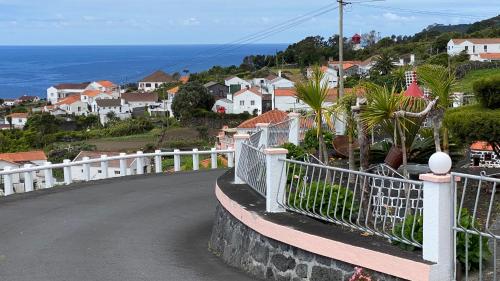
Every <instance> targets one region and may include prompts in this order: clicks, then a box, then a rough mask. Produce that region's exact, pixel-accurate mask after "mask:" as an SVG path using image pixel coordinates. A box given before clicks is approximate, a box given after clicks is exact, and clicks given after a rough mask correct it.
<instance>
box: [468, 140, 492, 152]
mask: <svg viewBox="0 0 500 281" xmlns="http://www.w3.org/2000/svg"><path fill="white" fill-rule="evenodd" d="M470 149H471V150H481V151H493V147H492V146H491V145H490V144H489V143H488V142H487V141H476V142H475V143H473V144H472V145H471V146H470Z"/></svg>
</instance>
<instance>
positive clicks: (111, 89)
mask: <svg viewBox="0 0 500 281" xmlns="http://www.w3.org/2000/svg"><path fill="white" fill-rule="evenodd" d="M86 90H98V91H100V92H104V93H107V94H110V95H112V96H114V97H118V96H119V95H120V92H119V87H118V86H117V85H116V84H115V83H113V82H111V81H108V80H100V81H96V82H92V83H90V84H89V85H88V86H87V88H86Z"/></svg>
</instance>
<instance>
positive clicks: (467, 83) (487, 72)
mask: <svg viewBox="0 0 500 281" xmlns="http://www.w3.org/2000/svg"><path fill="white" fill-rule="evenodd" d="M493 75H500V68H494V69H479V70H474V71H471V72H469V73H468V74H467V75H465V77H464V78H463V79H461V80H459V81H458V84H457V85H456V86H455V88H454V90H455V91H457V92H464V93H468V94H472V93H473V92H472V85H473V84H474V82H475V81H477V80H479V79H483V78H487V77H490V76H493Z"/></svg>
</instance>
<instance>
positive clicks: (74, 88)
mask: <svg viewBox="0 0 500 281" xmlns="http://www.w3.org/2000/svg"><path fill="white" fill-rule="evenodd" d="M89 85H90V82H84V83H60V84H57V85H54V86H51V87H49V88H48V89H47V101H48V102H49V103H50V104H56V103H57V102H58V101H59V100H60V99H63V98H65V97H67V96H70V95H74V94H81V93H83V91H85V90H86V89H87V87H88V86H89Z"/></svg>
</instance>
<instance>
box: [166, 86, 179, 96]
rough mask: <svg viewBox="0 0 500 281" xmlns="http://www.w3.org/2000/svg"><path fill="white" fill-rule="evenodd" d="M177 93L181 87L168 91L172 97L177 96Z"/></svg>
mask: <svg viewBox="0 0 500 281" xmlns="http://www.w3.org/2000/svg"><path fill="white" fill-rule="evenodd" d="M177 92H179V86H177V87H173V88H171V89H168V90H167V93H169V94H171V95H175V94H177Z"/></svg>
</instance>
